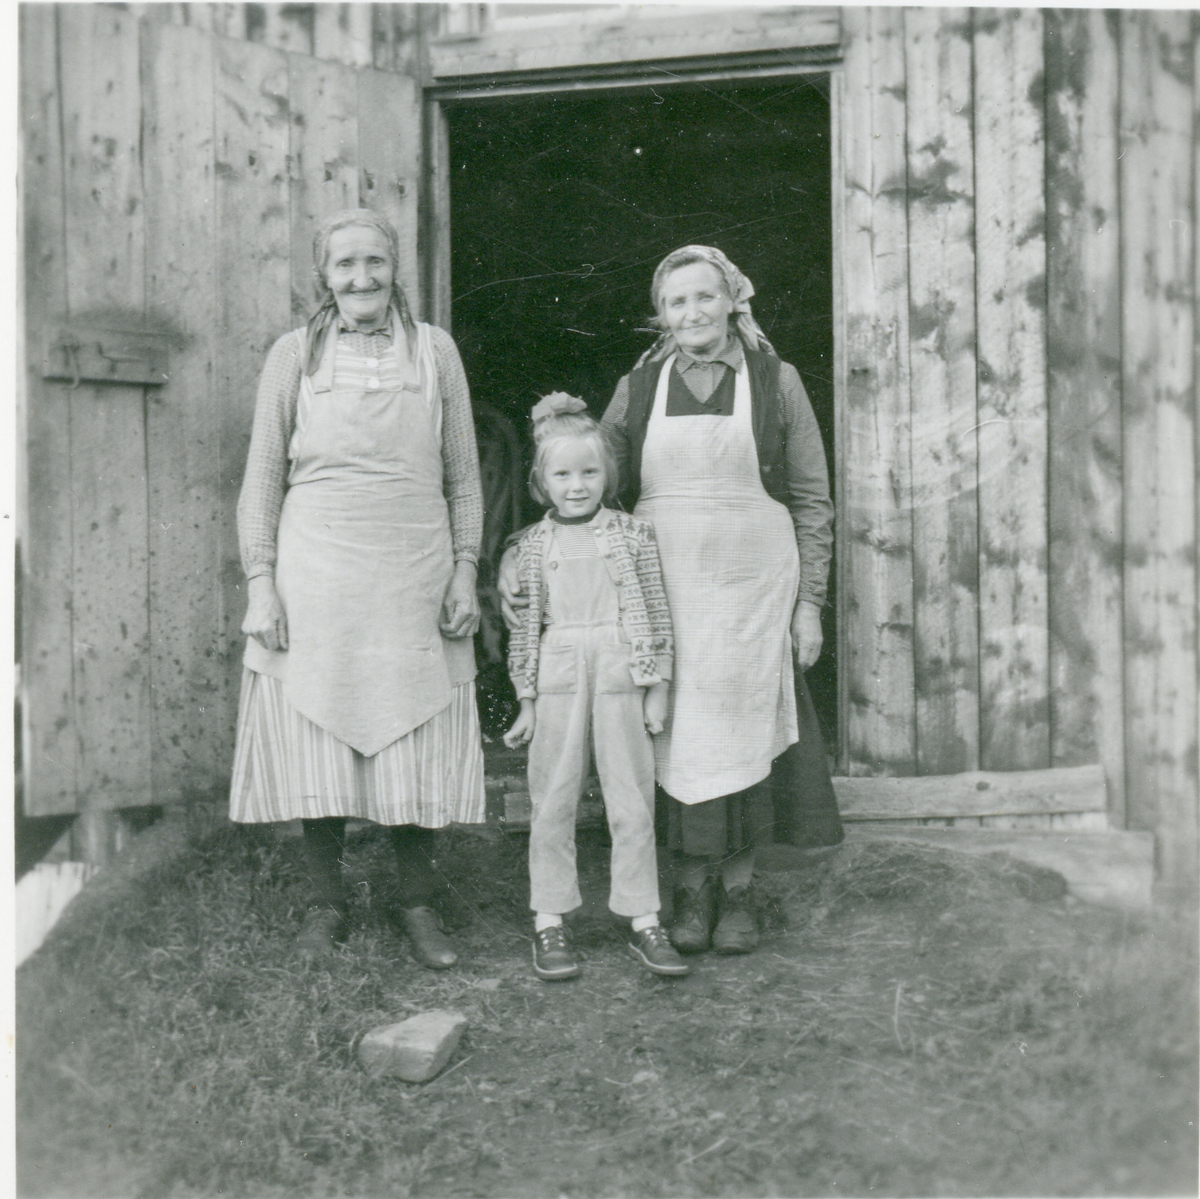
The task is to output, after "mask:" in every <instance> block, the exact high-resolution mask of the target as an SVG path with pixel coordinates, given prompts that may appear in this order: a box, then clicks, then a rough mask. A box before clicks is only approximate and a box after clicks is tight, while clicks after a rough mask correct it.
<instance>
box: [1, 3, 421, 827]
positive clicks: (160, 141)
mask: <svg viewBox="0 0 1200 1199" xmlns="http://www.w3.org/2000/svg"><path fill="white" fill-rule="evenodd" d="M148 7H150V6H148ZM161 7H162V8H164V9H166V8H169V7H171V6H161ZM176 7H181V6H176ZM189 7H194V8H196V9H198V10H200V9H203V10H210V9H211V10H212V11H213V12H221V11H226V10H228V9H232V8H233V6H189ZM331 7H339V8H345V9H347V10H351V9H354V8H355V7H356V6H353V5H345V6H331ZM335 15H336V14H335ZM211 29H212V23H211V21H210V22H209V23H208V25H207V26H205V25H204V24H202V23H189V24H183V23H175V22H171V21H165V20H148V19H139V17H138V15H137V14H136V13H134V12H130V11H128V10H122V9H121V8H119V7H117V6H107V5H105V6H100V5H62V6H51V5H31V6H25V7H24V8H23V10H22V13H21V48H20V49H21V68H22V123H23V128H24V138H25V143H24V155H23V170H24V178H23V206H22V217H23V223H24V246H23V253H24V263H25V267H26V272H25V273H26V281H27V282H26V293H25V321H26V327H27V335H28V336H27V352H26V359H27V365H26V380H25V381H26V388H25V403H24V405H23V409H22V416H23V420H24V425H25V428H24V434H25V444H26V464H25V465H26V477H27V480H28V487H29V502H28V504H27V505H26V512H25V517H24V527H23V528H22V530H21V539H22V551H23V552H22V561H23V564H24V572H25V573H24V578H23V580H22V589H23V595H22V599H23V605H22V607H23V613H24V622H23V637H22V688H23V706H24V711H25V714H26V728H25V738H24V746H25V755H24V764H25V801H26V810H27V812H28V813H29V814H31V815H48V814H52V813H60V812H72V811H76V810H78V809H84V810H87V809H105V808H120V807H132V806H140V805H147V804H151V803H163V802H169V801H172V800H177V799H180V798H187V797H189V796H196V795H207V794H212V793H214V792H217V793H219V792H220V790H221V789H222V788H223V787H224V786H225V785H226V782H227V776H228V769H229V762H230V758H231V752H232V738H233V727H234V719H235V713H236V705H237V698H238V688H239V678H240V670H241V665H240V658H241V635H240V632H239V626H240V623H241V620H242V616H243V611H244V599H243V595H242V590H241V569H240V565H239V559H238V548H237V537H236V527H235V521H234V508H235V504H236V501H237V494H238V489H239V487H240V483H241V474H242V469H243V465H244V460H245V454H246V447H247V443H248V439H249V431H250V421H251V415H252V412H253V403H254V393H255V384H256V380H257V377H258V373H259V371H260V369H261V367H262V363H263V360H264V356H265V354H266V352H267V350H268V348H269V347H270V345H271V343H272V342H273V341H274V339H275V338H276V337H278V336H279V335H280V334H281V333H283V332H285V331H286V330H287V329H289V328H292V327H294V326H295V325H296V324H298V323H302V321H303V320H304V319H305V318H306V317H307V315H308V312H309V306H310V302H311V299H312V291H311V274H310V268H311V245H312V235H313V231H314V227H315V225H316V223H317V222H318V221H319V220H320V219H321V218H322V217H323V216H324V215H325V214H327V213H329V212H330V211H333V210H335V209H338V208H342V207H346V206H348V205H355V204H358V203H363V204H366V205H369V206H371V207H377V208H379V209H381V210H382V211H384V212H386V213H387V215H388V216H389V217H390V218H391V219H392V220H393V221H394V222H395V223H396V225H397V227H398V228H399V229H400V231H401V236H402V246H403V252H402V258H403V261H402V263H401V277H402V282H403V283H404V285H405V287H406V288H408V290H409V294H410V295H411V296H413V297H414V298H417V297H419V292H420V287H419V271H418V268H417V225H416V221H417V201H418V191H419V180H420V116H421V114H420V102H419V88H418V85H417V84H416V82H415V81H414V80H413V79H412V78H410V77H408V76H405V75H401V74H396V73H391V72H384V71H378V70H374V69H369V68H364V67H357V68H356V67H353V66H349V65H346V64H345V63H341V62H331V61H319V60H317V59H315V58H313V57H311V56H309V55H308V54H306V53H294V52H288V51H285V50H282V49H278V48H275V47H268V46H264V45H258V44H254V43H252V42H249V41H245V40H235V39H231V38H227V37H223V36H217V35H216V34H214V33H213V32H211ZM89 318H90V319H98V320H100V321H102V322H105V323H108V324H116V325H118V326H121V327H126V328H137V329H150V330H157V331H160V332H162V333H164V334H166V335H167V336H168V337H169V338H170V339H171V351H170V365H169V372H170V381H169V382H168V384H167V385H166V386H164V387H131V386H116V385H113V384H88V383H87V382H82V383H81V384H80V385H78V386H72V385H71V384H70V383H54V382H49V381H45V380H43V379H42V377H41V339H42V334H43V332H44V331H45V330H46V329H48V328H49V327H51V325H52V324H53V323H54V322H58V321H63V320H66V321H68V322H71V321H73V322H80V321H81V320H85V319H89Z"/></svg>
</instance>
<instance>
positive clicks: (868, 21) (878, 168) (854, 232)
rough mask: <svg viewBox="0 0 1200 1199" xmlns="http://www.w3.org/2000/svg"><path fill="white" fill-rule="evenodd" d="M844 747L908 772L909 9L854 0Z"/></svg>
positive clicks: (859, 758) (847, 100) (848, 27)
mask: <svg viewBox="0 0 1200 1199" xmlns="http://www.w3.org/2000/svg"><path fill="white" fill-rule="evenodd" d="M845 47H846V53H845V85H844V91H843V112H842V114H841V118H840V128H841V131H842V138H843V161H844V170H845V175H846V183H845V205H846V211H845V216H844V228H845V242H844V245H845V250H844V257H845V262H844V266H843V280H844V285H845V300H844V303H845V312H846V316H845V321H846V337H845V341H846V368H847V377H846V382H845V396H846V416H845V425H844V429H845V438H846V442H847V446H846V458H845V469H844V472H843V473H844V476H845V485H844V492H843V494H844V497H845V506H844V510H843V514H842V521H843V528H844V530H845V532H844V533H843V537H844V539H845V541H846V543H847V544H846V549H845V553H844V558H843V561H844V562H845V564H846V568H847V574H846V575H844V576H842V578H843V581H842V583H841V585H840V587H839V590H842V591H844V592H845V594H846V597H847V598H846V605H845V618H846V620H847V622H848V626H849V627H848V628H847V630H846V637H845V646H846V651H847V652H846V661H844V662H843V663H841V669H842V670H844V671H845V672H846V673H847V676H848V679H847V699H848V705H847V709H846V719H847V725H848V729H847V750H848V757H849V763H848V764H849V770H850V772H851V773H852V774H876V773H879V774H912V773H913V771H914V769H915V765H916V747H915V744H914V740H915V721H914V715H913V708H914V704H913V656H912V619H913V614H912V508H911V497H912V487H911V477H910V445H909V416H910V413H909V378H908V343H909V335H908V270H907V265H908V264H907V240H908V228H907V220H906V161H905V103H904V93H905V73H904V18H903V14H902V13H901V12H900V10H889V9H883V8H863V9H846V10H845Z"/></svg>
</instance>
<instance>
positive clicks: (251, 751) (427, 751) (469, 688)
mask: <svg viewBox="0 0 1200 1199" xmlns="http://www.w3.org/2000/svg"><path fill="white" fill-rule="evenodd" d="M321 816H350V817H355V818H358V819H361V820H371V821H374V822H375V823H376V824H417V825H420V826H421V827H422V828H442V827H444V826H445V825H447V824H479V823H481V822H482V821H483V819H484V797H483V745H482V739H481V737H480V733H479V714H478V712H477V711H476V708H475V684H474V682H469V683H460V684H459V685H458V686H456V687H455V688H454V697H453V699H452V700H451V701H450V704H449V706H448V707H446V708H443V709H442V711H440V712H439V713H438V714H437V715H436V716H434V717H432V719H430V720H427V721H426V722H425V723H424V724H423V725H420V726H419V727H417V728H415V729H413V731H412V732H411V733H407V734H406V735H405V736H403V737H400V738H399V739H397V740H396V741H393V742H392V744H391V745H389V746H387V747H386V748H384V749H381V750H380V751H379V753H377V754H375V755H373V756H372V757H369V758H367V757H364V756H363V755H362V754H360V753H359V752H358V751H357V750H354V749H351V748H350V746H348V745H347V744H346V743H345V742H344V741H339V740H338V739H337V738H336V737H335V736H334V735H333V734H332V733H330V732H329V731H328V730H326V729H323V728H321V727H320V726H319V725H316V724H313V722H312V721H311V720H309V719H308V718H307V717H305V716H302V715H301V714H300V713H299V712H297V711H296V709H295V708H293V707H292V705H291V704H289V703H288V701H287V699H286V698H285V696H284V693H283V684H282V683H281V682H280V681H279V680H278V679H274V678H271V677H270V676H269V675H265V674H259V673H258V672H257V671H253V670H249V669H245V670H243V671H242V696H241V701H240V703H239V705H238V721H237V742H236V747H235V749H234V755H233V780H232V783H231V786H230V795H229V817H230V819H231V820H235V821H238V822H239V823H244V824H262V823H267V822H271V821H282V820H295V819H297V818H298V817H304V818H307V819H315V818H317V817H321Z"/></svg>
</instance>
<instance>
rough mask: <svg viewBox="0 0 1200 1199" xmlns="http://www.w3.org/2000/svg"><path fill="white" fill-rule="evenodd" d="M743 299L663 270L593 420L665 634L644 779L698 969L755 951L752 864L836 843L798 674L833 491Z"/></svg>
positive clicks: (725, 272) (816, 611) (743, 294)
mask: <svg viewBox="0 0 1200 1199" xmlns="http://www.w3.org/2000/svg"><path fill="white" fill-rule="evenodd" d="M753 294H754V289H753V287H752V286H751V284H750V281H749V280H748V279H747V278H746V277H745V276H744V275H743V274H742V273H741V272H740V271H739V270H738V269H737V267H735V266H734V265H733V263H732V262H730V261H729V259H728V258H727V257H726V256H725V255H724V254H723V253H722V252H721V251H720V250H717V249H715V248H713V247H711V246H685V247H683V248H682V249H680V250H676V251H673V252H672V253H671V254H669V255H668V256H667V257H666V258H665V259H664V260H663V261H662V262H661V263H660V264H659V266H658V268H657V270H656V271H655V273H654V280H653V284H652V288H651V297H652V299H653V302H654V307H655V311H656V313H657V324H658V326H659V328H661V329H662V330H663V332H662V335H661V337H660V338H659V341H658V343H657V344H656V345H655V346H654V347H653V348H652V349H651V350H649V351H648V352H647V353H646V354H645V355H643V357H642V359H641V360H640V361H639V362H638V364H637V365H636V366H635V368H634V369H633V370H632V371H631V372H630V373H629V374H628V375H626V376H625V377H624V378H622V379H621V381H620V382H619V383H618V385H617V388H616V392H615V393H614V395H613V398H612V401H611V403H610V404H609V406H608V410H607V411H606V413H605V415H604V424H605V425H606V426H608V427H609V428H610V429H611V430H612V432H613V433H614V435H615V441H616V443H617V447H618V457H619V459H620V460H621V468H622V479H623V481H624V483H625V496H624V499H625V502H626V504H627V505H628V506H633V505H634V504H636V508H634V511H635V513H636V515H638V516H640V517H643V518H644V519H646V520H648V521H650V522H651V523H652V524H653V525H654V528H655V532H656V534H657V536H658V541H659V550H660V554H661V557H662V567H663V581H664V583H665V585H666V590H667V598H668V601H669V603H670V607H671V615H672V619H673V621H674V622H675V640H676V663H675V678H674V681H673V683H672V692H671V716H670V721H669V723H668V725H667V729H666V731H665V732H664V733H663V734H662V735H661V736H659V737H656V738H655V753H656V774H657V778H658V782H659V784H660V787H661V791H662V792H665V797H666V799H665V807H666V812H665V816H666V819H665V821H662V820H660V829H662V827H663V825H664V824H665V831H666V835H667V837H668V839H669V844H670V846H671V848H672V849H673V850H674V851H675V853H676V855H677V856H676V869H677V879H678V882H679V883H680V884H681V886H679V887H678V888H677V890H676V905H675V918H674V922H673V924H672V926H671V939H672V941H673V942H674V944H675V946H676V947H677V948H678V949H680V950H682V951H684V952H692V953H696V952H701V951H703V950H705V949H708V948H709V947H710V946H711V947H712V948H713V949H716V950H717V951H719V952H723V953H745V952H748V951H750V950H751V949H753V948H754V947H755V945H757V943H758V926H757V920H756V916H755V911H754V907H753V904H752V902H751V899H750V894H749V886H750V881H751V876H752V874H753V869H754V848H755V846H756V845H761V844H763V843H766V842H770V841H772V840H775V839H779V840H791V841H793V842H795V843H798V844H807V845H810V846H816V845H824V844H836V843H837V842H838V841H840V840H841V838H842V829H841V821H840V818H839V816H838V811H837V804H836V800H835V798H834V795H833V787H832V784H831V782H830V778H829V768H828V763H827V760H826V757H825V751H824V745H823V742H822V738H821V735H820V730H819V728H818V725H817V720H816V714H815V712H814V710H813V706H812V701H811V699H810V698H809V694H808V690H807V687H806V685H805V682H804V674H803V672H804V670H806V669H807V668H808V667H809V666H811V665H812V664H813V663H814V662H815V661H816V659H817V656H818V654H819V653H820V650H821V640H822V634H821V621H820V610H821V606H822V605H823V604H824V602H825V588H826V578H827V574H828V569H829V561H830V555H831V551H832V540H833V533H832V525H833V506H832V503H831V501H830V497H829V481H828V472H827V469H826V465H825V454H824V449H823V446H822V443H821V435H820V432H819V430H818V428H817V424H816V420H815V418H814V416H813V411H812V406H811V404H810V403H809V400H808V397H807V395H806V394H805V391H804V386H803V384H802V383H801V382H800V376H799V374H798V373H797V372H796V369H795V368H794V367H793V366H791V365H790V364H788V363H786V362H781V361H780V359H779V358H778V357H777V356H776V354H775V351H774V349H773V348H772V347H771V345H770V343H769V342H768V341H767V339H766V337H765V336H764V335H763V332H762V330H761V329H760V328H759V326H758V324H757V323H756V322H755V320H754V318H753V316H752V314H751V311H750V303H749V301H750V297H751V296H752V295H753ZM793 656H794V659H795V664H796V665H797V666H798V667H799V670H798V671H794V670H793ZM773 767H774V770H773Z"/></svg>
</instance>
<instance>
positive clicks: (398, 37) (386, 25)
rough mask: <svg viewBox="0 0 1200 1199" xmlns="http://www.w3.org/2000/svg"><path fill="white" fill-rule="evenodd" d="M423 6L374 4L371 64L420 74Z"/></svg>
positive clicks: (405, 73)
mask: <svg viewBox="0 0 1200 1199" xmlns="http://www.w3.org/2000/svg"><path fill="white" fill-rule="evenodd" d="M422 8H423V6H422V5H419V4H372V5H371V11H372V14H373V18H374V19H373V21H372V27H371V47H372V65H373V66H374V67H375V69H376V70H379V71H392V72H394V73H396V74H400V75H413V76H418V75H419V73H420V63H419V60H420V51H421V46H420V41H421V36H420V29H421V21H422V15H421V13H422Z"/></svg>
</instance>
